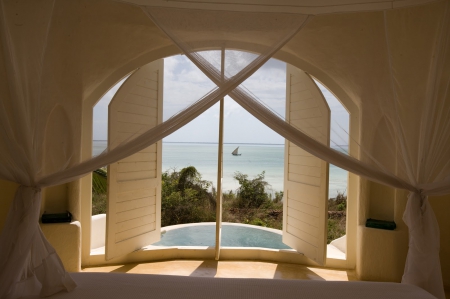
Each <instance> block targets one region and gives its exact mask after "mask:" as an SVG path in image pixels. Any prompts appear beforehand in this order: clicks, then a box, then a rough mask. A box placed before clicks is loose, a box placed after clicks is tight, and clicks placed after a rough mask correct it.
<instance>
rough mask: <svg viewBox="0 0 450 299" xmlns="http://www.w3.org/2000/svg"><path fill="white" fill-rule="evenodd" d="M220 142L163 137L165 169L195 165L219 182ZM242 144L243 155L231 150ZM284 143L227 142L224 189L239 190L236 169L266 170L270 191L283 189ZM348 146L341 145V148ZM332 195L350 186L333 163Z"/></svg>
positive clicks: (99, 145)
mask: <svg viewBox="0 0 450 299" xmlns="http://www.w3.org/2000/svg"><path fill="white" fill-rule="evenodd" d="M106 142H107V141H106V140H94V143H93V155H94V156H95V155H98V154H100V153H101V152H102V151H103V150H104V149H105V148H106ZM217 145H218V143H217V142H195V141H194V142H176V141H163V152H162V172H166V171H171V170H181V169H182V168H184V167H188V166H194V167H195V168H196V169H197V171H198V172H199V173H200V175H201V176H202V179H203V180H206V181H210V182H211V183H212V185H213V186H217ZM236 146H239V153H240V154H242V155H240V156H233V155H231V152H232V151H233V150H234V149H235V147H236ZM284 146H285V144H279V143H242V142H236V143H234V142H226V143H224V155H223V166H224V167H223V179H222V186H223V191H224V192H227V191H236V189H237V188H238V187H239V183H238V182H237V181H236V180H235V179H234V178H233V176H234V175H235V173H236V172H241V173H243V174H246V175H248V178H249V179H252V178H254V177H256V176H257V175H259V174H261V173H262V172H263V171H264V172H265V173H264V175H265V180H266V181H267V182H268V183H269V185H270V186H269V190H268V192H269V193H271V194H274V193H275V192H279V191H283V189H284ZM342 147H346V146H338V147H337V148H338V149H341V148H342ZM329 173H330V174H329V196H328V197H329V198H334V197H336V195H337V193H338V192H346V190H347V171H345V170H343V169H340V168H338V167H336V166H334V165H332V164H330V171H329Z"/></svg>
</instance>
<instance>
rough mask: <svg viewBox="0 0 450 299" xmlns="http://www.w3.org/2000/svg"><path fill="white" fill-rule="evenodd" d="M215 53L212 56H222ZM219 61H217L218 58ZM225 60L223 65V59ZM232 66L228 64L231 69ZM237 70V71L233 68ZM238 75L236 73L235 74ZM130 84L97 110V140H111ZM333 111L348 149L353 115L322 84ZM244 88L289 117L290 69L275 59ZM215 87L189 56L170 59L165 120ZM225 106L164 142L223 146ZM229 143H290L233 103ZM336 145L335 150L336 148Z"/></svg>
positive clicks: (338, 138)
mask: <svg viewBox="0 0 450 299" xmlns="http://www.w3.org/2000/svg"><path fill="white" fill-rule="evenodd" d="M233 52H236V51H232V52H230V53H228V52H227V57H228V55H230V54H231V55H230V56H232V57H234V59H235V61H237V63H238V64H240V65H243V62H244V61H245V59H244V58H248V56H251V54H244V55H241V56H244V57H241V56H239V55H237V54H239V53H233ZM214 54H217V53H212V51H211V52H209V56H210V57H213V58H214V57H216V56H217V57H219V59H220V56H219V55H214ZM217 57H216V58H217ZM219 61H220V60H219ZM227 65H229V63H225V66H226V69H227ZM228 69H231V68H228ZM232 72H234V71H232ZM124 81H125V79H123V80H121V81H120V82H119V83H118V84H116V85H115V86H114V87H112V88H111V89H110V90H109V91H108V92H107V93H106V94H105V95H104V96H103V97H102V99H101V100H100V101H99V102H98V103H97V105H96V106H95V107H94V123H93V124H94V126H93V139H94V140H106V139H107V123H108V115H107V114H108V113H107V111H108V104H109V102H110V101H111V99H112V97H113V96H114V94H115V93H116V91H117V90H118V88H119V87H120V85H121V84H122V83H123V82H124ZM316 83H317V84H318V86H319V88H320V90H321V91H322V94H323V95H324V97H325V99H326V100H327V102H328V105H329V106H330V109H331V112H332V115H331V126H332V132H331V138H332V140H333V142H334V143H335V144H340V145H342V144H346V143H347V141H346V140H348V136H347V134H346V133H342V130H345V131H348V113H347V111H346V110H345V108H344V107H343V106H342V105H341V104H340V102H339V101H338V100H337V99H336V98H335V97H334V96H333V94H332V93H330V91H328V90H327V89H326V88H325V87H324V86H322V85H320V84H319V83H318V82H316ZM243 85H244V86H245V87H246V88H247V89H248V90H250V91H251V92H252V93H253V94H254V95H255V96H256V97H257V98H258V99H259V100H261V101H262V102H263V103H264V104H266V105H267V106H269V107H270V108H271V109H272V110H273V111H274V112H276V113H277V114H279V115H280V116H281V117H283V118H284V116H285V101H286V64H285V63H284V62H281V61H279V60H276V59H270V60H269V61H268V62H267V63H266V64H265V65H263V66H262V67H261V68H260V69H259V70H258V71H256V72H255V73H254V74H253V75H252V76H251V77H249V78H248V79H247V80H246V81H244V83H243ZM214 87H215V85H214V84H213V83H212V82H211V81H210V80H209V79H208V78H207V77H206V75H204V74H203V73H202V72H201V71H200V70H199V69H198V68H197V67H196V66H195V65H194V64H193V63H192V62H191V61H190V60H189V59H188V58H187V57H186V56H184V55H176V56H172V57H169V58H165V59H164V92H163V97H164V98H163V99H164V104H163V118H164V120H167V119H168V118H169V117H170V116H172V115H173V114H175V113H177V112H179V111H180V110H182V109H184V108H186V107H187V106H188V105H190V104H192V103H193V102H194V101H196V100H198V99H199V98H201V97H202V96H203V95H205V94H206V93H207V92H209V91H210V90H212V89H213V88H214ZM219 113H220V110H219V103H217V104H216V105H214V106H213V107H211V108H210V109H209V110H207V111H205V112H204V113H203V114H202V115H200V116H199V117H197V118H196V119H194V120H193V121H191V122H190V123H189V124H187V125H186V126H184V127H183V128H181V129H179V130H178V131H176V132H174V133H172V134H171V135H169V136H167V137H166V138H164V140H163V141H164V142H212V143H216V142H218V138H219V137H218V136H219V135H218V129H219ZM224 142H225V143H260V144H284V138H283V137H281V136H280V135H278V134H277V133H275V132H274V131H272V130H271V129H270V128H268V127H267V126H266V125H264V124H263V123H261V122H260V121H259V120H257V119H256V118H254V117H253V116H252V115H251V114H249V113H248V112H247V111H245V110H244V109H243V108H242V107H241V106H240V105H239V104H237V103H236V102H234V101H233V100H232V99H231V98H229V97H226V98H225V101H224ZM333 142H332V145H333Z"/></svg>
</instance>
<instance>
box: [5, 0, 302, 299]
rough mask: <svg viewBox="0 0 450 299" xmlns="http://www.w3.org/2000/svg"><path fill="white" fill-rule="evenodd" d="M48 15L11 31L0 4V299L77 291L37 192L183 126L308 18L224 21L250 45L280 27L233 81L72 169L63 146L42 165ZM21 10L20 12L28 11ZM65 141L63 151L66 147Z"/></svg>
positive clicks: (49, 107)
mask: <svg viewBox="0 0 450 299" xmlns="http://www.w3.org/2000/svg"><path fill="white" fill-rule="evenodd" d="M24 5H26V3H24ZM54 7H55V1H54V0H45V1H43V3H42V5H41V6H40V8H41V9H40V10H38V11H36V12H32V13H29V12H28V13H29V15H30V17H29V18H28V19H27V22H26V24H22V25H23V26H16V25H17V24H16V23H15V22H16V21H17V20H16V19H15V17H14V15H15V14H14V11H15V9H16V7H14V6H13V3H11V2H5V1H1V2H0V19H1V20H0V26H1V27H0V34H1V41H2V47H3V48H2V54H3V61H4V63H5V67H6V74H7V79H8V87H9V97H6V98H4V99H2V101H1V102H0V123H1V130H0V152H1V153H2V155H1V156H0V179H3V180H9V181H13V182H17V183H19V184H20V187H19V189H18V191H17V192H16V195H15V198H14V201H13V203H12V206H11V209H10V211H9V214H8V217H7V220H6V224H5V226H4V229H3V231H2V234H1V236H0V281H1V282H2V283H1V285H0V297H1V298H18V297H21V296H25V295H30V294H37V293H40V294H41V295H42V296H49V295H51V294H54V293H56V292H59V291H61V290H66V291H71V290H72V289H74V288H75V287H76V285H75V283H74V282H73V280H72V279H71V277H70V275H68V274H67V273H66V271H65V270H64V267H63V265H62V263H61V260H60V259H59V257H58V256H57V254H56V252H55V250H54V249H53V248H52V246H51V245H50V244H49V243H48V241H47V240H46V239H45V236H44V235H43V233H42V231H41V229H40V226H39V213H40V206H41V203H40V202H41V188H43V187H48V186H53V185H58V184H62V183H66V182H69V181H72V180H74V179H76V178H78V177H80V176H82V175H84V174H86V173H89V172H91V171H93V170H95V169H96V168H99V167H101V166H104V165H107V164H110V163H112V162H115V161H118V160H120V159H123V158H125V157H127V156H129V155H131V154H133V153H135V152H137V151H139V150H141V149H144V148H146V147H148V146H149V145H151V144H153V143H155V142H156V141H158V140H160V139H162V138H164V137H165V136H167V135H169V134H170V133H172V132H174V131H175V130H177V129H179V128H180V127H182V126H184V125H185V124H187V123H188V122H190V121H191V120H192V119H194V118H195V117H197V116H198V115H200V114H201V113H203V112H204V111H205V110H207V109H208V108H209V107H211V106H212V105H213V104H215V103H216V102H217V101H218V100H220V99H221V98H223V97H224V96H225V95H227V94H228V93H229V92H230V91H231V90H233V89H234V88H236V87H237V86H238V85H239V84H240V83H241V82H243V81H244V80H245V79H246V78H248V77H249V76H250V75H251V74H253V73H254V72H255V71H256V70H257V69H258V68H259V67H260V66H261V65H262V64H264V63H265V62H266V61H267V60H268V59H269V58H270V57H271V56H272V55H273V54H274V53H275V52H277V51H278V50H279V49H280V48H281V47H282V46H283V45H284V44H285V43H286V42H287V41H289V39H290V38H291V37H292V36H293V35H295V34H296V33H297V32H298V30H300V28H301V27H302V26H303V25H304V24H305V23H306V20H307V17H306V16H295V17H293V16H290V17H287V18H284V15H283V14H275V15H271V14H266V15H264V16H262V18H261V16H258V15H255V14H249V15H248V16H247V17H245V15H244V16H243V15H242V14H239V16H233V14H231V15H227V17H228V18H229V19H228V20H227V22H233V24H234V26H237V27H236V28H244V27H245V26H247V25H248V26H250V27H251V34H252V35H254V36H255V39H256V40H257V39H258V38H257V36H263V35H264V34H265V32H266V30H267V28H268V26H269V25H270V22H274V21H276V20H277V19H278V20H282V19H283V18H284V19H285V20H284V21H282V22H280V23H281V25H279V26H277V30H276V32H274V33H272V34H270V35H269V36H270V38H268V39H267V38H266V39H264V38H263V40H264V44H261V45H260V47H259V49H258V51H257V53H255V54H253V55H250V56H251V60H249V61H244V62H243V61H240V63H238V64H236V65H238V66H239V67H237V68H236V69H235V72H234V74H233V76H231V77H228V78H226V80H224V81H222V82H221V84H220V86H218V87H217V88H215V89H214V90H212V91H210V92H209V93H208V94H206V95H205V96H204V97H202V98H201V99H199V100H198V101H197V102H195V103H194V104H192V105H191V106H189V107H188V108H186V109H184V110H183V111H181V112H180V113H178V114H176V115H174V116H173V117H171V118H170V119H169V120H167V121H165V122H164V123H162V124H160V125H158V126H157V127H154V128H153V129H151V130H146V131H145V130H143V131H141V132H139V133H137V134H135V135H134V136H133V137H132V138H130V139H129V140H127V141H126V142H122V143H120V144H114V146H111V147H109V148H108V149H107V150H106V151H105V152H104V153H103V154H101V155H99V156H97V157H95V158H92V159H90V160H87V161H83V162H81V163H76V162H74V161H73V157H74V152H73V150H74V149H71V147H70V146H69V147H67V148H68V150H63V148H66V146H65V145H64V144H63V146H62V147H61V150H59V151H60V152H62V153H60V154H58V155H57V156H55V157H50V161H49V160H47V161H45V160H44V159H43V155H44V152H45V148H44V144H45V135H46V132H45V131H46V127H47V123H48V118H49V117H50V114H51V112H52V111H54V110H55V109H56V108H57V107H59V106H58V102H57V101H56V100H55V99H52V98H47V97H44V96H43V95H44V93H43V88H44V86H45V80H46V78H45V77H44V76H43V72H44V70H45V68H46V67H48V65H47V63H52V62H48V61H50V60H49V55H50V54H49V53H47V51H46V50H47V46H48V39H50V38H51V30H50V29H51V26H52V18H53V14H54V12H53V9H54ZM22 9H23V10H24V11H26V7H22ZM208 22H214V20H213V19H210V20H208ZM267 22H269V23H267ZM240 23H241V25H239V24H240ZM223 24H225V23H222V25H223ZM245 24H247V25H245ZM222 30H223V29H222ZM224 31H225V30H224ZM225 32H226V31H225ZM227 34H228V36H227V37H222V38H221V39H222V41H223V40H226V39H229V40H232V38H230V32H227ZM231 35H232V34H231ZM222 41H220V40H219V43H222ZM193 55H195V54H193ZM211 71H213V70H212V69H211ZM80 101H81V99H80ZM70 132H71V128H70V123H69V125H68V128H67V132H66V133H67V134H66V135H69V136H70ZM71 137H73V136H70V137H69V140H67V144H70V142H71V140H70V138H71ZM48 165H51V166H52V167H48Z"/></svg>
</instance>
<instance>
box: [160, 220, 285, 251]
mask: <svg viewBox="0 0 450 299" xmlns="http://www.w3.org/2000/svg"><path fill="white" fill-rule="evenodd" d="M162 231H164V228H162ZM215 234H216V226H215V224H206V225H205V224H198V225H189V226H184V227H180V228H173V229H170V230H167V231H166V233H163V234H162V235H161V241H159V242H157V243H153V244H152V245H154V246H210V247H214V246H215ZM221 246H224V247H263V248H272V249H291V248H290V247H289V246H287V245H285V244H284V243H283V242H282V241H281V234H278V233H275V232H271V231H268V230H264V229H261V228H258V227H257V226H253V225H242V224H241V225H231V224H223V225H222V240H221Z"/></svg>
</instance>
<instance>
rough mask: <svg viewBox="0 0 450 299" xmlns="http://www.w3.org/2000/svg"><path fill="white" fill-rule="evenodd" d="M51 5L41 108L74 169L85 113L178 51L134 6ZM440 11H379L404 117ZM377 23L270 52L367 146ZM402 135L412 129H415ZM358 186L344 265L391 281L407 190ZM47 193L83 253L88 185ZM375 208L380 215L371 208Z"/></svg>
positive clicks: (86, 143) (447, 238)
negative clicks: (314, 86) (134, 74)
mask: <svg viewBox="0 0 450 299" xmlns="http://www.w3.org/2000/svg"><path fill="white" fill-rule="evenodd" d="M56 3H57V5H56V7H55V17H54V20H53V22H54V26H52V29H51V31H50V39H49V44H48V51H49V52H48V53H49V55H48V57H47V59H48V61H47V62H48V63H47V65H48V67H47V68H46V69H45V71H44V78H45V82H44V89H43V93H44V96H45V97H47V98H49V99H50V101H49V105H48V106H46V108H45V109H44V110H43V111H42V117H44V118H46V117H48V116H49V115H50V114H51V113H53V111H57V112H54V113H56V115H55V119H61V118H63V119H65V121H64V122H65V123H66V124H67V125H68V126H69V127H70V131H71V136H72V137H73V138H72V140H71V147H72V149H71V150H72V151H73V154H74V156H73V157H74V159H73V161H72V163H76V162H77V161H81V160H83V159H86V158H88V157H89V155H90V151H91V149H90V146H91V144H90V142H91V140H92V137H91V134H92V127H91V125H92V119H91V118H90V117H89V114H88V113H86V111H89V110H90V109H92V107H93V105H94V104H95V103H96V102H97V101H98V100H99V98H100V97H101V96H102V95H103V94H104V93H105V92H106V91H107V90H108V89H109V88H110V87H111V86H113V85H114V83H116V82H117V81H118V80H120V79H121V78H122V77H124V76H125V75H126V74H128V73H129V72H131V71H132V70H134V69H136V68H137V67H139V66H141V65H144V64H146V63H149V62H151V61H153V60H156V59H158V58H162V57H167V56H170V55H174V54H177V53H179V50H178V49H177V48H176V47H175V46H174V45H173V44H172V43H171V42H170V41H169V39H168V38H167V37H165V36H164V34H163V33H162V32H160V31H159V29H158V28H157V27H156V26H155V25H154V24H152V22H151V21H150V20H149V19H148V18H147V17H146V16H145V15H144V14H143V12H142V11H141V10H140V9H139V8H137V7H133V6H129V5H126V4H124V3H120V2H113V1H106V0H105V1H102V0H96V1H92V0H85V1H56ZM444 4H445V2H443V1H441V2H436V3H431V4H427V5H422V6H416V7H410V8H404V9H402V10H394V11H388V12H387V13H386V14H387V25H388V27H389V32H390V34H391V35H390V38H389V41H390V44H391V47H392V48H393V49H394V51H393V66H394V68H395V70H396V72H397V75H398V78H399V79H400V80H401V84H402V91H404V92H403V93H402V94H401V95H400V98H399V100H400V101H401V102H402V103H404V104H405V106H406V107H409V108H408V110H407V111H406V112H407V113H411V116H414V115H417V114H419V113H421V111H417V109H416V110H414V103H415V102H417V101H421V100H422V99H423V98H424V94H425V91H426V82H425V81H426V78H427V71H428V70H429V65H430V62H431V59H432V51H433V46H434V41H435V39H436V34H437V31H438V27H439V25H440V24H441V21H442V17H443V11H444V9H443V7H444ZM36 5H38V4H36ZM31 11H32V10H31ZM24 20H26V18H24ZM383 26H384V19H383V12H377V11H374V12H364V13H343V14H332V15H323V16H317V17H316V18H314V20H313V21H312V22H310V23H309V24H308V25H307V26H306V27H305V28H304V29H303V30H302V31H301V32H299V33H298V34H297V36H295V37H294V38H293V39H292V40H291V41H290V42H289V43H288V44H287V45H286V46H285V47H284V48H283V49H282V50H281V51H280V52H279V53H277V54H276V55H275V57H276V58H278V59H282V60H284V61H286V62H288V63H290V64H292V65H294V66H296V67H298V68H300V69H302V70H304V71H307V72H308V73H310V74H311V75H313V76H314V77H316V78H318V79H319V80H320V81H321V82H322V83H323V84H325V85H326V86H327V87H329V88H330V89H331V91H332V92H333V93H335V94H336V96H337V97H338V98H339V99H340V100H341V101H342V102H343V103H344V105H345V106H346V107H347V108H349V110H353V111H359V117H358V118H356V119H355V118H354V117H355V116H354V115H353V116H351V119H352V124H351V126H352V128H351V131H352V132H353V133H351V134H354V137H355V138H356V139H357V140H359V141H360V142H361V143H363V144H372V142H373V140H374V138H375V135H376V129H377V128H376V127H375V126H373V123H374V122H376V121H377V117H378V116H377V115H376V113H375V114H374V113H373V111H368V108H367V107H365V106H364V105H363V104H362V99H364V101H370V100H371V99H373V100H376V98H377V97H392V92H391V89H390V88H389V86H390V85H389V82H388V76H389V68H388V65H389V64H388V60H387V58H386V55H385V53H386V51H387V49H386V40H385V32H384V27H383ZM244 46H245V47H244ZM254 46H255V45H252V44H248V43H246V44H245V45H244V44H241V45H240V44H239V43H236V47H237V48H243V49H245V50H249V51H251V50H252V47H254ZM1 49H2V47H0V51H1ZM447 55H450V54H447ZM411 61H414V62H415V63H411ZM449 69H450V68H448V69H447V71H448V70H449ZM417 70H420V71H417ZM5 81H6V77H5V71H4V66H3V61H2V59H0V96H1V97H9V92H8V88H7V84H6V83H5ZM447 100H448V99H447ZM406 104H408V105H406ZM58 111H59V112H58ZM50 119H52V118H50ZM50 121H51V120H50ZM56 122H57V123H58V122H59V121H58V120H56ZM49 128H50V127H49ZM407 129H408V130H409V132H414V130H416V129H417V128H414V127H411V128H407ZM49 130H53V129H49ZM49 132H51V133H52V134H50V133H49V134H48V138H47V139H46V144H48V146H47V148H48V150H47V151H46V154H45V156H46V157H52V155H53V154H55V152H54V151H55V150H54V149H55V148H56V149H57V147H55V144H56V143H57V141H58V138H62V137H63V136H62V134H63V132H62V131H56V132H53V131H49ZM46 157H43V158H44V159H45V158H46ZM362 158H363V159H364V157H362ZM49 167H51V166H49ZM50 170H51V169H49V170H48V171H50ZM88 181H89V180H87V182H88ZM357 183H358V184H359V185H358V188H357V190H356V191H355V192H354V193H353V194H352V196H353V198H354V200H355V207H353V208H352V209H353V213H352V216H353V215H356V216H355V217H356V218H357V219H356V221H355V222H354V223H355V224H354V226H352V227H350V228H348V229H350V230H353V231H355V238H354V239H353V241H352V240H350V241H349V242H350V246H351V247H349V248H348V253H349V255H350V257H349V259H354V264H353V265H352V267H355V268H356V273H357V275H358V277H359V278H361V279H370V280H381V281H399V280H400V279H401V274H402V271H403V266H404V261H405V258H406V249H407V243H408V233H407V228H406V226H405V225H404V223H403V222H402V220H401V216H402V214H403V210H404V206H405V202H406V195H407V193H406V192H403V191H393V190H390V189H389V188H387V189H386V188H385V187H380V186H377V185H376V184H372V183H367V182H366V181H365V180H361V182H357ZM0 187H1V190H2V192H1V193H0V227H2V225H3V223H4V219H5V217H6V210H7V209H8V206H9V203H10V202H11V200H12V196H13V193H14V190H15V188H17V186H16V185H15V184H11V183H7V182H1V181H0ZM56 190H57V191H56ZM54 191H55V192H57V193H58V196H59V198H60V199H55V198H53V197H52V196H51V194H55V193H52V192H50V191H48V192H44V200H43V209H63V208H68V209H70V210H71V211H72V213H73V214H74V217H75V219H76V220H81V227H82V228H83V232H85V235H83V242H82V243H81V235H80V234H81V232H80V231H79V230H78V231H77V230H74V231H72V230H69V231H67V232H65V233H64V235H65V238H66V237H68V238H73V239H76V240H77V242H75V243H77V244H81V245H80V246H82V247H83V248H87V249H88V250H89V248H90V247H89V237H86V236H88V235H87V233H86V231H89V225H90V224H89V223H90V198H89V192H90V186H89V184H88V183H86V181H85V183H84V184H83V183H79V182H75V183H70V184H67V185H65V186H62V187H56V189H54ZM349 196H350V195H349ZM445 199H446V200H443V199H442V198H439V199H438V198H436V199H431V204H432V206H433V208H434V211H435V213H436V216H437V218H438V222H439V225H440V228H441V265H442V271H443V278H444V284H445V285H446V286H450V245H449V244H450V217H448V216H449V215H448V214H449V211H450V197H449V196H447V197H446V198H445ZM59 201H63V203H62V202H59ZM381 203H383V208H380V207H379V204H381ZM352 216H350V217H352ZM380 216H382V217H388V218H389V217H391V218H392V219H388V220H395V222H396V223H397V226H398V229H397V230H396V231H394V232H388V231H381V230H373V229H367V228H365V227H364V223H365V220H366V219H367V218H369V217H380ZM88 219H89V221H87V220H88ZM83 220H84V221H83ZM84 228H86V229H84ZM55 234H56V233H55ZM61 234H62V232H61ZM356 236H357V238H356ZM51 242H52V243H53V244H54V245H55V247H56V248H62V249H60V250H62V251H63V252H66V250H67V252H73V251H71V250H72V249H68V248H66V247H65V246H61V245H63V244H60V243H61V242H64V239H63V238H52V239H51ZM86 246H87V247H86ZM73 248H75V247H73ZM76 248H79V247H76ZM57 250H58V249H57ZM77 250H78V251H77V252H73V256H75V254H76V255H77V256H78V257H79V256H80V254H81V253H80V252H81V250H80V249H77ZM63 256H64V254H63ZM70 256H71V257H70V258H69V257H68V259H71V258H72V257H73V256H72V253H71V254H70ZM63 260H65V258H64V259H63ZM69 264H71V263H69ZM70 267H72V266H70ZM73 267H74V266H73ZM77 267H78V266H77ZM71 269H72V268H71Z"/></svg>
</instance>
